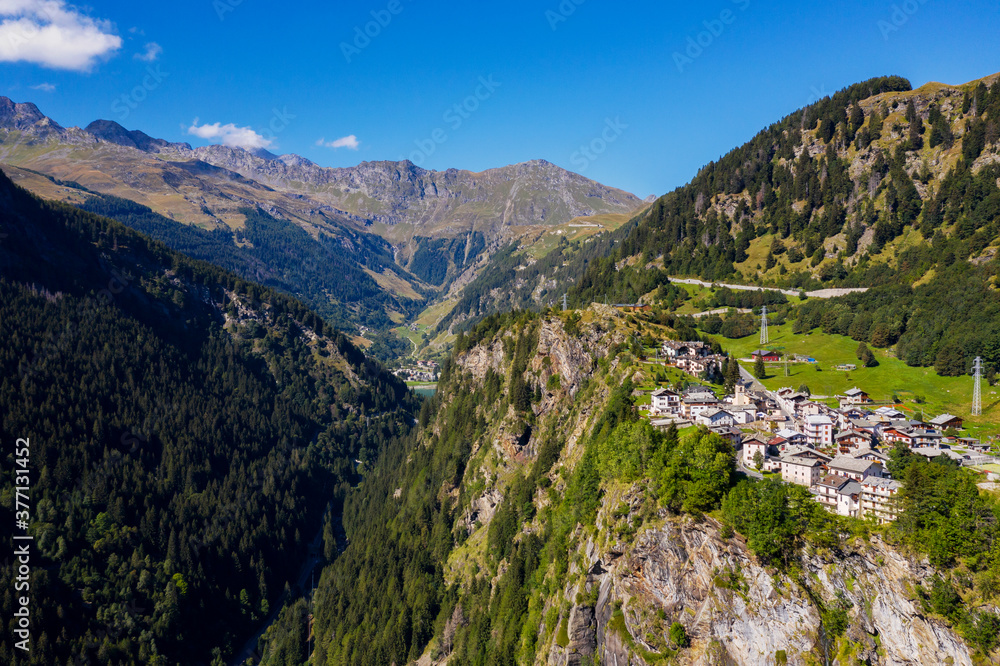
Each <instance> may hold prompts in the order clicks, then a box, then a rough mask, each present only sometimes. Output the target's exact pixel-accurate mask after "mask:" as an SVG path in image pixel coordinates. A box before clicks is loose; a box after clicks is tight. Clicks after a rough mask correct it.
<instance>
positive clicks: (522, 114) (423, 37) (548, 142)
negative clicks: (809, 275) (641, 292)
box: [0, 0, 1000, 197]
mask: <svg viewBox="0 0 1000 666" xmlns="http://www.w3.org/2000/svg"><path fill="white" fill-rule="evenodd" d="M0 21H2V23H0V94H2V95H6V96H9V97H11V98H12V99H14V100H15V101H19V102H23V101H33V102H35V103H36V104H38V106H39V107H40V108H41V109H42V111H43V112H44V113H46V114H47V115H49V116H51V117H52V118H54V119H55V120H57V121H58V122H60V123H61V124H63V125H67V126H68V125H79V126H84V125H86V124H87V123H89V122H90V121H92V120H94V119H97V118H107V119H111V120H117V121H118V122H121V123H122V124H123V125H125V126H126V127H127V128H129V129H141V130H143V131H144V132H146V133H148V134H150V135H153V136H156V137H161V138H165V139H168V140H171V141H188V142H190V143H192V144H194V145H206V144H208V143H222V142H230V143H233V144H241V145H266V146H267V147H268V149H269V150H271V151H272V152H276V153H297V154H300V155H303V156H304V157H307V158H309V159H311V160H313V161H315V162H317V163H319V164H322V165H326V166H350V165H354V164H357V163H359V162H361V161H364V160H380V159H400V158H410V159H413V161H414V162H417V163H419V164H420V165H421V166H423V167H426V168H430V169H439V170H440V169H446V168H449V167H456V168H460V169H471V170H474V171H481V170H484V169H487V168H491V167H496V166H503V165H506V164H512V163H516V162H523V161H526V160H530V159H537V158H542V159H546V160H549V161H550V162H554V163H556V164H558V165H560V166H563V167H565V168H567V169H570V170H573V171H577V172H580V173H583V174H584V175H585V176H587V177H590V178H594V179H595V180H598V181H600V182H603V183H606V184H608V185H613V186H616V187H621V188H623V189H626V190H629V191H631V192H634V193H635V194H637V195H639V196H640V197H645V196H647V195H649V194H662V193H664V192H666V191H669V190H670V189H673V188H674V187H677V186H679V185H682V184H684V183H685V182H687V181H688V180H689V179H690V178H691V177H692V176H693V175H694V174H695V173H696V171H697V170H698V168H699V167H701V166H702V165H704V164H705V163H706V162H708V161H710V160H713V159H716V158H718V157H719V156H720V155H722V154H724V153H725V152H727V151H728V150H729V149H731V148H733V147H735V146H737V145H739V144H741V143H743V142H745V141H746V140H748V139H750V138H751V137H752V136H753V135H754V134H755V133H756V132H757V131H759V130H760V129H762V128H763V127H765V126H766V125H768V124H770V123H771V122H774V121H776V120H778V119H780V118H781V117H782V116H784V115H786V114H787V113H790V112H791V111H794V110H795V109H797V108H799V107H801V106H804V105H806V104H808V103H809V102H811V101H814V100H815V99H817V98H818V97H819V96H823V95H826V94H830V93H832V92H834V91H836V90H838V89H840V88H842V87H844V86H846V85H849V84H851V83H854V82H857V81H860V80H863V79H866V78H870V77H872V76H878V75H882V74H899V75H902V76H905V77H907V78H909V79H910V81H911V82H912V83H913V84H914V85H915V86H919V85H922V84H923V83H926V82H927V81H941V82H945V83H964V82H966V81H968V80H971V79H975V78H979V77H981V76H985V75H988V74H992V73H995V72H997V71H1000V40H997V39H996V34H997V32H998V28H1000V12H998V7H997V3H996V2H986V1H981V0H971V1H969V2H963V3H960V4H959V3H945V2H943V0H923V1H921V0H908V2H838V3H818V4H813V3H800V2H796V3H792V2H771V3H766V4H765V3H764V2H762V1H760V0H717V1H711V2H703V3H690V2H685V3H674V2H657V3H653V2H643V3H627V2H608V1H606V0H547V1H546V0H539V1H537V2H528V1H520V0H508V1H507V2H487V3H482V4H475V5H473V4H468V5H465V4H462V5H459V4H458V3H450V2H449V3H446V2H434V1H432V0H373V1H372V2H367V1H364V2H356V1H351V2H336V3H326V2H322V3H320V2H295V3H291V2H288V3H273V2H272V3H268V2H263V1H261V0H199V1H197V2H171V3H137V2H119V1H109V0H92V1H91V2H90V3H89V4H88V5H86V7H85V8H83V9H80V8H77V7H74V6H72V5H69V4H66V3H64V2H62V1H61V0H0ZM366 29H367V32H368V35H364V33H365V31H366ZM359 33H360V34H361V35H364V36H361V37H359ZM321 140H322V143H323V145H319V142H320V141H321Z"/></svg>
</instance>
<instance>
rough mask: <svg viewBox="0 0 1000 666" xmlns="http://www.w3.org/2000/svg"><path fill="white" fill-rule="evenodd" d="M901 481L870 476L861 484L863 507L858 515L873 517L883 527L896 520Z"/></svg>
mask: <svg viewBox="0 0 1000 666" xmlns="http://www.w3.org/2000/svg"><path fill="white" fill-rule="evenodd" d="M901 487H902V486H901V484H900V483H899V481H892V480H890V479H881V478H879V477H875V476H870V477H868V478H866V479H864V480H863V481H862V482H861V506H860V508H859V511H858V515H859V516H861V517H868V516H871V517H872V518H874V519H875V521H876V522H877V523H878V524H879V525H882V524H884V523H889V522H892V521H893V520H896V516H897V515H898V511H897V507H896V501H895V498H896V494H897V493H898V492H899V489H900V488H901Z"/></svg>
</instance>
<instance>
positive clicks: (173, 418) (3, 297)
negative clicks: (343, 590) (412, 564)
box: [0, 175, 416, 664]
mask: <svg viewBox="0 0 1000 666" xmlns="http://www.w3.org/2000/svg"><path fill="white" fill-rule="evenodd" d="M0 340H3V341H4V344H3V347H2V350H0V404H2V405H3V406H4V410H3V416H2V430H3V433H4V439H5V441H8V442H10V444H11V445H10V446H8V447H6V448H5V450H4V454H3V455H4V464H5V469H8V470H11V469H14V465H15V447H14V445H13V443H14V439H15V438H25V439H27V440H28V441H29V442H30V445H29V446H30V455H29V456H27V460H26V461H24V462H23V466H24V467H25V468H26V469H27V475H28V480H29V484H28V485H29V486H30V490H29V491H28V496H29V497H30V512H29V513H30V519H29V522H30V526H29V527H28V528H27V533H28V534H30V535H31V536H33V538H34V541H33V542H32V552H31V575H30V586H31V587H30V594H31V613H32V615H31V628H32V632H33V635H32V646H33V647H32V650H31V653H30V656H24V655H21V654H20V653H19V652H18V651H17V650H15V649H14V647H13V645H12V642H11V639H12V637H13V636H14V634H13V632H12V630H13V628H14V626H15V625H16V622H17V620H16V618H15V616H14V610H15V607H14V605H15V600H14V596H13V595H11V594H6V595H3V597H2V599H0V606H2V612H3V616H4V618H5V619H4V624H5V631H4V633H3V637H2V638H0V662H3V663H7V664H13V663H31V664H54V663H80V662H81V661H82V662H85V663H86V662H89V663H107V664H110V663H122V664H138V663H142V664H167V663H209V662H210V661H212V660H213V658H214V659H223V660H224V659H228V658H230V657H231V656H233V655H234V654H235V652H236V651H237V650H238V649H239V648H240V647H241V646H242V644H243V642H244V641H245V640H247V639H248V638H249V637H250V636H251V635H252V634H253V632H254V630H255V629H256V628H257V627H258V626H259V625H260V623H261V622H263V620H264V618H265V617H266V616H267V615H268V614H269V612H270V610H271V609H274V608H277V607H279V606H280V604H281V603H283V602H284V600H285V599H286V598H287V596H288V593H290V592H292V591H293V590H294V589H295V588H296V586H297V578H298V575H299V570H300V567H302V566H303V565H304V564H305V563H306V562H307V560H308V558H309V557H310V543H311V542H313V540H314V538H315V536H316V535H317V534H319V535H320V542H319V543H320V558H322V557H323V556H324V555H325V556H326V557H330V556H332V554H333V553H334V552H335V550H336V548H335V546H336V544H335V541H334V535H333V532H332V528H331V518H332V516H333V515H335V514H332V513H330V512H331V511H333V512H337V513H339V510H340V499H341V498H342V497H343V493H344V492H345V491H346V489H347V488H348V487H349V486H350V485H351V484H352V483H353V482H354V481H355V472H354V467H353V463H352V461H354V460H356V459H360V460H361V461H363V462H368V461H371V460H373V459H374V457H375V456H376V455H377V451H378V450H379V449H380V448H381V447H382V445H383V443H384V442H385V441H388V440H389V439H392V438H394V437H399V436H402V435H403V434H405V433H406V431H407V429H408V428H409V424H410V423H411V422H412V416H411V415H412V414H413V413H414V411H415V409H416V405H415V403H414V401H413V399H412V397H411V396H410V395H409V393H408V392H407V391H406V388H405V386H404V385H403V384H402V383H401V382H400V381H398V380H397V379H396V378H394V377H392V376H391V375H389V374H388V373H386V372H385V370H384V369H382V368H381V367H380V366H378V365H377V364H375V363H373V362H371V361H369V360H367V359H366V358H365V357H364V356H363V355H362V354H361V353H360V352H359V351H358V350H357V349H356V348H354V347H353V346H352V345H351V344H350V343H349V342H348V341H347V339H346V338H345V337H344V336H343V335H342V334H340V333H338V332H336V331H335V330H333V329H332V328H331V327H329V326H328V325H327V324H325V323H324V322H323V319H322V318H321V317H320V316H319V315H317V314H315V313H314V312H312V311H310V310H309V309H307V308H306V307H305V306H304V305H302V304H301V303H300V302H298V301H295V300H292V299H290V298H288V297H286V296H283V295H281V294H279V293H277V292H275V291H273V290H271V289H268V288H265V287H260V286H258V285H254V284H252V283H248V282H245V281H244V280H242V279H241V278H238V277H236V276H234V275H232V274H231V273H227V272H225V271H223V270H221V269H218V268H216V267H213V266H210V265H208V264H204V263H201V262H197V261H193V260H190V259H188V258H186V257H184V256H183V255H180V254H178V253H176V252H173V251H171V250H169V249H168V248H167V247H166V246H164V245H162V244H160V243H158V242H156V241H152V240H149V239H148V238H146V237H144V236H142V235H140V234H138V233H137V232H134V231H132V230H130V229H128V228H127V227H125V226H123V225H121V224H119V223H117V222H113V221H111V220H108V219H105V218H101V217H98V216H96V215H93V214H90V213H85V212H82V211H80V210H78V209H75V208H71V207H69V206H65V205H62V204H46V203H43V202H41V201H40V200H38V199H36V198H34V197H33V196H31V195H30V194H28V193H26V192H25V191H24V190H21V189H20V188H17V187H16V186H14V185H13V184H12V183H11V182H10V181H9V180H8V179H7V178H6V177H5V176H3V175H0ZM19 458H22V459H23V458H24V456H23V454H19ZM14 484H15V477H14V475H13V474H4V476H3V478H2V480H0V503H2V505H3V506H4V508H5V509H6V510H7V511H9V512H10V513H9V514H8V515H12V513H13V511H14V508H15V486H14ZM18 485H24V483H23V482H18ZM324 525H325V526H326V527H325V529H324ZM8 534H10V533H8ZM324 537H325V538H324ZM15 575H16V569H15V567H12V566H11V567H3V570H2V572H0V582H2V584H3V586H4V589H6V590H8V591H10V590H13V589H14V576H15ZM284 590H287V592H283V591H284ZM15 655H17V657H16V659H15Z"/></svg>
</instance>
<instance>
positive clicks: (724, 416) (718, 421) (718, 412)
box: [695, 408, 735, 428]
mask: <svg viewBox="0 0 1000 666" xmlns="http://www.w3.org/2000/svg"><path fill="white" fill-rule="evenodd" d="M695 422H696V423H698V424H700V425H707V426H708V427H709V428H714V427H718V426H731V425H733V424H734V423H735V421H734V420H733V415H732V414H730V413H729V412H727V411H726V410H724V409H717V408H712V409H706V410H704V411H702V412H701V413H699V414H698V415H697V416H696V417H695Z"/></svg>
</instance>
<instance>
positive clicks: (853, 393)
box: [844, 387, 868, 398]
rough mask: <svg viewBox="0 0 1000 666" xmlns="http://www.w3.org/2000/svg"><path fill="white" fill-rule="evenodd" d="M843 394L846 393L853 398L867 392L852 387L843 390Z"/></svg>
mask: <svg viewBox="0 0 1000 666" xmlns="http://www.w3.org/2000/svg"><path fill="white" fill-rule="evenodd" d="M844 395H846V396H847V397H849V398H854V397H856V396H859V395H868V394H867V393H865V392H864V391H862V390H861V389H859V388H857V387H854V388H852V389H847V390H846V391H844Z"/></svg>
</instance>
